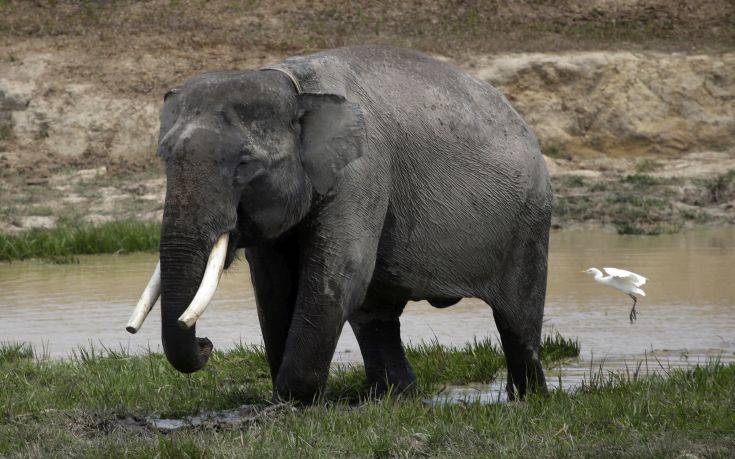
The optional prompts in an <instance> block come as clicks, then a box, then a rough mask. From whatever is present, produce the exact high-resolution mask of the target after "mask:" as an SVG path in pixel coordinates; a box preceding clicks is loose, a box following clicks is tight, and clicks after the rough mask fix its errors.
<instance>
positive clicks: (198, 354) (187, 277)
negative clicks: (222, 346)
mask: <svg viewBox="0 0 735 459" xmlns="http://www.w3.org/2000/svg"><path fill="white" fill-rule="evenodd" d="M212 246H213V241H211V238H209V237H204V236H203V235H182V234H173V233H172V232H169V231H167V228H166V225H165V224H164V228H163V230H162V234H161V325H162V338H163V350H164V352H165V354H166V358H167V359H168V361H169V362H170V363H171V365H173V366H174V368H176V369H177V370H179V371H181V372H182V373H193V372H195V371H197V370H199V369H201V368H202V367H203V366H204V365H205V364H206V363H207V360H208V359H209V355H210V354H211V352H212V343H211V341H209V340H208V339H207V338H196V334H195V331H196V326H192V327H191V328H190V329H188V330H187V329H182V328H181V327H180V326H179V324H178V320H179V317H180V316H181V315H182V314H183V313H184V311H185V310H186V309H187V308H188V306H189V305H190V304H191V302H192V300H193V299H194V297H195V296H196V293H197V291H198V290H199V285H200V283H201V280H202V277H203V275H204V271H205V267H206V264H207V259H208V256H209V253H210V251H211V248H212Z"/></svg>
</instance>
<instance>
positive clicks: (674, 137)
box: [0, 0, 735, 232]
mask: <svg viewBox="0 0 735 459" xmlns="http://www.w3.org/2000/svg"><path fill="white" fill-rule="evenodd" d="M0 13H1V14H0V177H2V181H0V231H3V232H17V231H19V230H21V229H25V228H30V227H39V226H40V227H45V226H53V225H54V224H56V223H57V222H58V221H59V220H65V219H66V220H71V221H76V220H85V221H92V222H97V221H104V220H110V219H117V218H121V217H133V218H140V219H156V218H160V210H161V199H162V193H163V187H164V182H163V178H162V172H161V169H160V165H159V164H158V162H157V160H156V158H155V156H154V154H153V152H154V149H155V143H156V135H157V132H156V131H157V128H158V111H159V109H160V106H161V103H162V101H161V96H162V94H163V93H164V92H165V91H166V90H167V89H168V88H170V87H172V86H174V85H176V84H179V83H181V82H182V81H184V80H185V79H186V78H187V77H189V76H191V75H194V74H197V73H200V72H202V71H204V70H210V69H223V68H240V69H245V68H257V67H259V66H262V65H264V64H267V63H272V62H277V61H278V60H280V59H281V58H283V57H285V56H287V55H291V54H299V53H305V52H312V51H315V50H317V49H320V48H325V47H332V46H340V45H346V44H354V43H366V42H367V43H391V44H396V45H400V46H410V47H415V48H419V49H422V50H425V51H427V52H430V53H432V54H435V55H437V56H441V57H442V58H443V59H449V60H451V61H453V62H454V63H456V64H457V65H459V66H461V67H463V68H465V69H466V70H467V71H468V72H470V73H472V74H473V75H475V76H476V77H478V78H481V79H483V80H486V81H488V82H490V83H492V84H494V85H496V86H497V87H499V88H500V89H502V90H503V91H504V92H505V93H506V95H507V96H508V98H509V99H510V100H511V101H512V103H513V104H514V106H515V107H516V108H517V109H518V110H519V111H520V112H521V113H522V114H523V115H524V117H525V118H526V119H527V120H528V121H529V122H530V123H531V125H532V126H533V128H534V130H535V132H536V133H537V135H538V137H539V140H540V142H541V144H542V148H543V150H544V153H545V154H546V155H547V156H548V157H549V158H550V160H551V162H550V163H549V165H550V169H551V170H552V175H553V176H554V182H555V186H556V190H557V197H558V199H557V202H558V205H557V215H556V217H555V223H556V224H557V225H558V226H562V227H564V226H569V225H578V224H597V225H600V224H601V225H606V226H610V227H611V228H616V229H618V230H626V228H627V230H630V231H633V232H636V231H642V232H658V231H662V230H669V229H672V228H679V227H682V226H686V225H688V224H691V223H692V222H698V223H705V222H706V223H712V222H715V223H720V222H731V221H732V220H733V215H732V214H733V212H732V206H731V201H732V199H733V197H732V196H731V194H730V191H731V178H732V177H731V175H728V171H729V170H731V169H733V164H732V161H733V157H734V155H735V140H734V139H735V102H734V100H735V27H733V24H735V5H733V4H732V2H729V1H714V2H696V1H695V2H692V1H689V2H683V1H654V0H640V1H635V0H630V1H622V2H619V1H616V2H611V1H607V0H598V1H593V2H581V1H579V2H577V1H561V2H549V3H548V4H547V3H546V2H543V4H536V3H527V2H521V1H505V2H502V1H501V2H493V3H492V4H488V3H487V2H442V3H440V2H404V3H401V4H400V5H398V4H397V5H391V6H390V7H387V6H386V5H383V4H380V3H374V4H370V5H367V6H366V5H365V4H364V2H350V1H340V2H338V4H334V5H333V4H331V3H330V4H327V3H326V2H325V3H322V2H300V1H297V2H280V1H276V2H267V3H266V2H263V3H260V2H257V1H256V2H243V3H238V2H225V1H210V2H204V3H202V2H199V1H194V0H192V1H176V2H174V1H163V0H159V1H147V2H132V1H115V2H73V1H55V2H48V3H46V2H43V1H37V2H17V1H7V0H6V1H0ZM641 158H643V159H641ZM640 164H647V165H648V166H645V167H643V168H644V169H646V168H649V169H650V170H646V171H644V172H640V171H637V168H639V167H642V166H640ZM681 164H688V165H689V166H687V167H685V168H684V172H683V173H681V174H679V175H676V176H671V177H668V176H667V177H663V176H662V177H658V176H657V175H656V174H659V173H662V174H663V173H665V171H669V170H674V169H676V168H677V167H680V165H681ZM692 168H694V169H692ZM690 169H691V170H697V171H699V172H697V174H694V175H692V174H689V172H688V171H689V170H690ZM641 173H645V174H648V175H650V176H651V177H653V178H654V179H653V180H647V179H643V181H642V182H641V181H638V182H635V181H636V180H638V178H640V177H639V175H640V174H641ZM695 175H696V176H695ZM570 177H572V178H570ZM627 177H638V178H632V179H629V178H627ZM631 180H632V182H631ZM634 182H635V183H634ZM644 182H645V184H646V185H645V186H643V184H644ZM712 184H715V185H712ZM712 186H714V187H715V188H716V189H717V190H719V191H717V192H715V193H714V194H712V192H710V191H708V190H709V189H710V188H711V187H712ZM603 188H604V190H603ZM636 193H638V194H640V193H646V194H647V195H650V197H651V199H653V201H651V200H644V201H638V200H637V199H638V198H633V197H631V196H634V195H635V194H636ZM708 193H709V195H710V196H715V197H714V198H711V199H705V198H704V196H707V195H708ZM694 195H696V196H698V197H696V198H693V197H692V196H694ZM625 196H628V197H625ZM611 199H612V200H616V201H615V202H614V203H613V205H609V204H610V200H611ZM642 202H643V204H641V203H642ZM641 206H643V207H641ZM686 206H694V207H695V208H690V207H686ZM728 206H730V207H728ZM628 207H631V208H635V207H640V208H641V209H642V210H640V212H644V213H645V216H646V218H647V219H648V220H646V221H645V222H643V223H641V224H638V226H636V227H635V228H633V229H631V227H630V225H629V224H628V223H623V222H624V221H625V222H627V221H628V220H626V219H625V218H623V215H622V214H626V212H622V211H620V212H618V211H616V213H615V214H614V215H613V214H611V213H610V209H618V208H628ZM626 215H627V217H629V218H628V219H635V218H636V215H637V214H636V213H635V212H628V213H627V214H626ZM687 215H689V217H686V216H687ZM639 217H640V215H639ZM639 220H640V218H639ZM616 222H617V223H616ZM627 230H626V231H627Z"/></svg>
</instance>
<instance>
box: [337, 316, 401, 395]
mask: <svg viewBox="0 0 735 459" xmlns="http://www.w3.org/2000/svg"><path fill="white" fill-rule="evenodd" d="M399 311H400V309H399ZM350 324H351V325H352V329H353V331H354V332H355V336H356V337H357V341H358V343H359V344H360V351H361V352H362V358H363V361H364V362H365V374H366V376H367V383H368V387H369V388H370V389H369V390H370V392H369V395H370V396H374V397H379V396H382V395H385V394H386V393H391V394H399V393H404V392H410V391H411V390H413V389H414V388H415V386H416V377H415V376H414V374H413V370H412V369H411V365H410V364H409V363H408V360H407V359H406V353H405V352H404V349H403V344H402V343H401V332H400V323H399V322H398V317H392V318H372V319H369V320H362V321H358V320H351V321H350Z"/></svg>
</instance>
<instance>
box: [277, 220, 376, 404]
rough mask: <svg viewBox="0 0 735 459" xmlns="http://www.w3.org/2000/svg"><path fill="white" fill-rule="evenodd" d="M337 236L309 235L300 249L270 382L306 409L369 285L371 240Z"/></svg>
mask: <svg viewBox="0 0 735 459" xmlns="http://www.w3.org/2000/svg"><path fill="white" fill-rule="evenodd" d="M339 234H340V233H338V232H337V233H332V236H330V237H328V238H327V237H324V235H323V234H320V235H310V236H309V237H307V238H305V239H306V242H305V243H304V244H302V247H301V248H300V257H299V258H300V260H301V262H300V265H301V268H300V270H299V289H298V295H297V298H296V304H295V308H294V314H293V319H292V320H291V327H290V329H289V332H288V338H287V342H286V351H285V353H284V357H283V362H282V363H281V368H280V370H279V372H278V377H277V378H276V394H277V396H278V397H280V398H282V399H292V400H296V401H299V402H302V403H310V402H312V401H313V400H314V398H315V397H317V396H318V395H319V394H321V393H322V392H323V390H324V388H325V386H326V382H327V376H328V374H329V365H330V363H331V361H332V357H333V355H334V350H335V348H336V346H337V340H338V339H339V336H340V333H341V331H342V326H343V324H344V322H345V319H346V317H348V315H349V313H350V311H352V310H354V309H355V307H357V306H358V305H359V304H360V303H362V301H363V299H364V297H365V292H366V291H367V287H368V284H369V283H370V279H371V277H372V272H373V268H374V266H375V252H376V249H377V235H373V236H364V235H363V236H360V237H359V238H357V239H352V240H347V239H346V238H343V237H339V236H338V235H339ZM341 234H345V233H341ZM347 234H350V232H348V233H347ZM352 234H354V233H352ZM302 240H303V239H302Z"/></svg>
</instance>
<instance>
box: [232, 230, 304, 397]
mask: <svg viewBox="0 0 735 459" xmlns="http://www.w3.org/2000/svg"><path fill="white" fill-rule="evenodd" d="M245 255H246V257H247V260H248V265H249V266H250V277H251V279H252V282H253V287H254V290H255V300H256V303H257V305H258V319H259V320H260V329H261V331H262V333H263V342H264V343H265V352H266V355H267V357H268V365H269V366H270V370H271V379H272V381H273V386H274V387H275V383H276V377H277V376H278V370H279V369H280V367H281V361H282V360H283V353H284V350H285V348H286V337H287V336H288V329H289V327H290V326H291V317H292V316H293V308H294V303H295V301H296V292H297V286H298V247H297V244H296V238H295V236H294V235H289V236H285V237H282V238H281V239H280V240H278V241H275V242H273V243H272V244H268V245H263V246H257V247H251V248H247V249H245Z"/></svg>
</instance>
